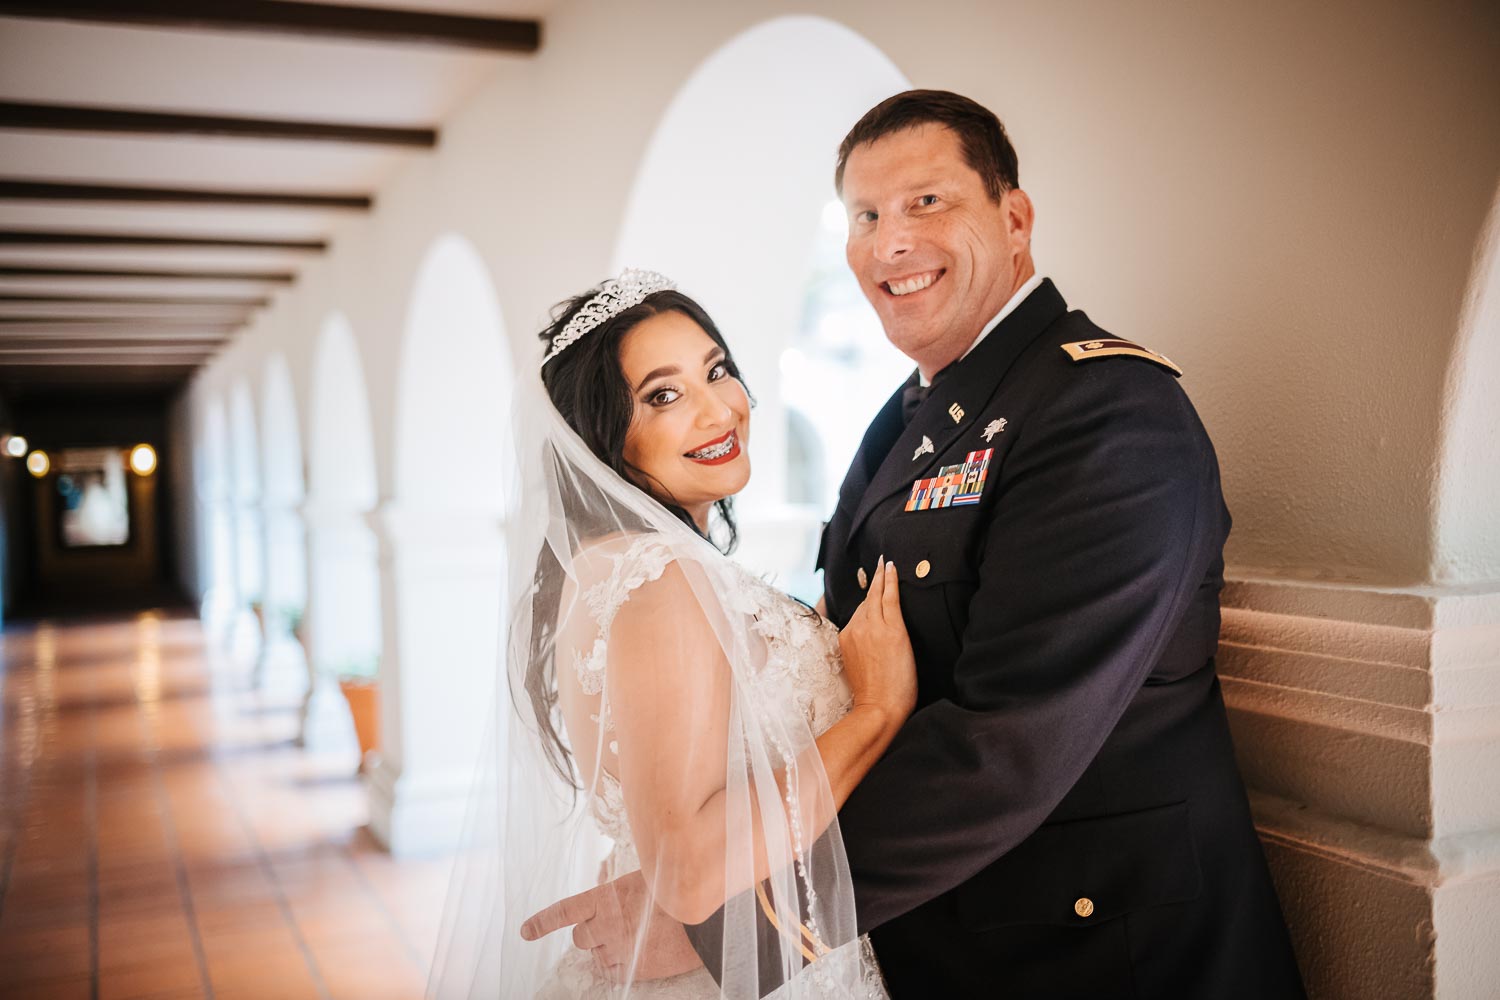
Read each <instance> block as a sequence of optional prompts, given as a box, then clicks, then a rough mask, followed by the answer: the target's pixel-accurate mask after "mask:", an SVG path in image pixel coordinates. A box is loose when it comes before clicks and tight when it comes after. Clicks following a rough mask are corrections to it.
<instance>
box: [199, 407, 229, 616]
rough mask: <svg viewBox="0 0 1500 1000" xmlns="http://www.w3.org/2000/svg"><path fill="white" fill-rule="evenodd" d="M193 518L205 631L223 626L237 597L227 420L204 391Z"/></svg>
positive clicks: (222, 411) (222, 409)
mask: <svg viewBox="0 0 1500 1000" xmlns="http://www.w3.org/2000/svg"><path fill="white" fill-rule="evenodd" d="M198 429H199V439H198V445H199V448H200V454H201V455H202V459H203V460H202V463H201V464H200V465H199V466H198V477H197V478H198V482H197V486H198V505H199V515H200V516H199V518H198V523H199V524H200V525H202V526H203V528H202V530H203V536H202V544H201V545H200V546H199V551H200V552H201V553H203V557H202V558H203V566H202V568H201V569H200V571H199V576H200V579H204V580H207V581H208V586H207V588H206V589H205V592H204V595H203V605H202V609H203V618H204V621H205V623H206V624H207V625H208V627H209V628H210V630H211V631H215V632H217V631H219V630H220V629H221V628H222V627H224V626H225V624H226V622H225V621H224V619H225V618H226V617H227V616H228V614H229V610H230V609H231V608H233V607H235V606H236V605H237V603H238V584H237V576H236V573H235V551H234V550H235V544H234V519H233V514H232V509H233V506H232V505H233V502H234V501H233V495H232V487H231V477H230V464H231V462H230V441H229V421H228V418H227V417H226V416H225V413H224V403H223V401H222V400H221V399H220V398H219V397H217V396H212V397H210V398H209V399H208V400H207V401H206V402H205V403H204V405H203V409H202V413H201V416H200V418H199V424H198Z"/></svg>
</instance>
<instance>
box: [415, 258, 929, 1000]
mask: <svg viewBox="0 0 1500 1000" xmlns="http://www.w3.org/2000/svg"><path fill="white" fill-rule="evenodd" d="M542 337H543V339H544V341H545V357H544V360H543V362H542V366H541V371H540V376H541V378H540V383H539V384H538V382H537V381H536V380H522V382H523V383H525V384H523V385H522V387H521V388H520V390H519V395H520V397H521V401H520V403H519V405H518V407H517V410H518V413H517V427H518V434H517V455H516V458H517V460H518V463H519V465H520V470H521V471H520V475H519V478H518V490H519V497H518V499H517V504H516V506H515V508H514V510H515V512H514V514H513V516H512V518H511V521H510V527H511V530H510V531H509V532H508V536H507V537H508V544H509V546H510V563H511V566H512V572H511V579H510V581H509V584H510V589H509V593H510V594H511V595H512V608H511V614H510V625H509V630H508V636H507V642H506V660H507V667H508V674H509V680H510V684H509V687H510V692H509V694H508V695H507V692H505V691H504V690H501V691H499V692H497V698H496V702H497V712H496V720H495V722H494V723H493V724H492V734H491V738H492V750H491V751H490V752H489V753H487V754H486V755H485V760H486V765H485V767H484V768H483V769H482V774H481V778H480V781H479V783H478V788H479V791H478V792H477V793H476V795H475V797H474V803H473V805H472V806H471V809H470V816H469V819H468V822H467V829H466V832H465V843H466V845H467V849H466V851H465V853H464V855H463V857H462V859H461V864H460V866H459V868H458V869H457V871H456V873H455V876H454V879H453V881H452V883H451V885H450V890H449V902H448V906H447V909H446V913H445V917H444V925H443V930H442V934H441V938H440V942H439V962H438V964H437V966H436V968H435V969H434V973H433V977H432V982H431V984H430V988H429V993H430V995H432V996H436V997H441V998H448V997H481V996H482V997H496V996H499V997H506V998H510V997H543V998H547V1000H552V998H563V997H568V998H573V997H590V998H594V997H600V998H602V997H624V996H630V997H643V998H646V997H649V998H653V1000H665V998H681V1000H696V998H709V997H721V996H722V997H746V998H756V997H762V996H767V995H774V996H775V997H776V998H777V1000H782V998H803V997H819V998H821V997H884V996H885V991H884V988H883V986H882V985H881V982H880V976H879V972H878V969H877V968H876V966H875V962H874V957H873V953H872V952H871V951H870V949H869V946H868V943H867V942H866V941H865V940H863V939H861V938H860V937H859V936H858V934H857V932H856V930H855V915H854V897H853V891H852V888H851V885H850V878H849V871H848V866H847V864H846V862H845V857H844V851H843V844H842V841H841V840H840V838H839V835H838V823H837V813H838V810H839V808H840V807H841V806H842V805H843V803H844V801H845V800H846V799H847V798H848V796H849V794H850V792H851V791H852V790H853V789H854V787H855V785H856V784H857V783H858V782H859V781H860V780H861V778H863V777H864V775H865V774H866V772H867V771H868V770H869V769H870V767H871V766H872V765H873V764H874V763H875V762H876V760H878V759H879V757H880V756H881V754H882V753H884V751H885V749H886V747H887V746H888V745H889V743H890V741H891V739H892V738H893V736H894V735H895V733H896V730H897V729H898V728H899V727H900V725H901V724H902V722H904V721H905V719H906V717H907V716H908V715H909V714H910V713H911V711H912V708H913V706H914V704H915V699H916V676H915V664H914V660H913V657H912V652H911V644H910V640H909V638H908V637H907V634H906V629H905V625H904V624H903V622H902V618H901V610H900V604H899V600H898V597H899V595H898V586H897V582H896V577H895V574H894V572H893V570H892V568H890V567H887V566H882V567H881V569H879V570H878V571H877V572H876V573H875V575H874V577H873V579H871V580H870V581H869V586H868V591H867V596H866V599H865V601H864V604H863V605H862V606H861V608H860V609H859V611H858V613H857V614H856V615H855V616H854V618H853V620H852V621H851V622H850V623H849V626H848V627H847V628H846V629H845V630H844V631H843V632H842V633H841V632H839V631H838V630H837V629H836V628H835V627H834V626H833V625H832V624H831V623H829V622H827V621H825V620H824V619H823V618H822V617H820V616H819V615H818V613H817V612H816V611H814V610H812V609H810V608H808V607H806V606H805V605H803V604H801V603H799V602H797V601H795V600H793V599H792V598H790V597H788V596H786V595H785V594H783V593H781V592H779V591H777V590H776V589H775V588H773V587H771V586H770V585H768V584H767V583H765V582H763V581H762V580H760V579H759V578H757V577H755V576H754V575H752V574H750V573H749V572H747V571H746V570H744V569H742V568H741V567H739V566H738V565H737V564H736V563H734V562H733V561H731V560H730V559H729V558H728V557H727V556H726V555H725V553H727V552H728V551H730V550H731V549H732V548H733V545H734V542H735V540H736V530H735V522H734V517H733V511H732V506H731V500H730V498H731V497H732V496H733V495H734V494H736V493H738V492H739V491H740V490H742V489H743V488H744V487H745V485H746V483H747V482H748V480H749V477H750V459H749V455H748V453H747V452H746V450H745V449H746V446H747V444H748V442H749V437H750V407H751V400H750V397H749V394H748V392H747V391H746V389H745V386H744V385H743V383H742V382H741V380H740V377H739V369H738V368H737V367H736V365H735V362H734V358H733V356H732V355H731V353H730V351H729V348H728V346H727V344H726V343H725V342H724V338H723V337H722V336H721V335H720V333H719V331H718V329H717V328H716V327H715V325H714V323H713V321H712V320H711V319H709V317H708V315H707V314H706V313H705V312H704V311H703V309H702V308H701V307H700V306H699V305H698V304H697V303H695V302H694V301H693V300H692V299H690V298H688V297H687V296H685V295H683V294H682V293H680V292H678V291H676V290H675V286H673V285H672V283H671V282H670V281H669V280H667V279H666V278H664V277H663V276H661V275H659V274H655V273H653V272H645V271H626V272H625V273H624V274H623V275H622V276H621V277H620V278H618V279H614V280H611V281H607V282H605V283H604V284H602V285H601V286H599V287H597V288H596V289H593V290H591V291H589V292H587V293H585V294H583V295H580V296H577V297H576V298H573V299H571V300H568V301H566V302H564V303H562V304H561V305H559V306H558V308H557V309H556V310H555V311H554V321H553V323H552V324H551V325H550V326H549V327H548V328H547V330H546V331H544V332H543V334H542ZM502 688H503V686H502ZM510 701H514V702H515V703H516V705H518V706H520V708H519V710H517V711H510V710H509V706H508V705H507V704H506V703H507V702H510ZM597 887H603V888H602V889H601V888H597ZM573 894H580V895H578V896H577V899H576V900H575V899H571V898H570V897H572V896H573ZM559 900H562V901H563V904H561V905H564V906H567V905H574V906H582V905H585V903H584V901H585V900H587V901H588V903H587V905H589V906H592V907H595V908H596V909H598V910H600V911H601V913H602V911H604V910H609V911H611V912H612V913H613V915H614V917H615V919H616V924H617V925H621V924H623V926H627V927H629V928H630V930H631V932H632V933H631V934H630V935H629V938H628V939H629V941H630V944H629V946H627V947H625V948H623V949H622V948H620V947H619V946H618V944H617V943H616V944H615V945H612V946H608V947H606V946H605V945H604V944H603V943H602V942H599V941H596V940H594V939H592V938H591V936H590V934H589V931H588V927H589V923H588V922H587V921H585V922H583V923H581V924H580V925H579V927H578V928H577V929H576V930H575V931H574V934H573V936H572V940H569V939H568V936H567V935H565V934H555V935H550V936H549V935H546V934H539V933H538V930H539V928H538V927H537V925H536V924H530V925H528V926H527V927H525V928H524V930H523V926H522V921H523V919H524V918H525V917H527V916H528V915H530V914H534V913H536V912H537V911H540V910H543V909H544V908H546V907H548V906H549V905H551V904H555V903H556V902H557V901H559ZM568 922H569V923H572V922H574V921H572V920H570V921H568ZM678 925H687V930H688V933H689V934H690V935H691V936H692V939H693V942H694V947H695V948H696V953H695V952H694V951H691V950H689V949H688V946H687V942H686V941H685V940H682V935H683V930H682V929H681V928H680V927H679V926H678ZM674 935H675V939H676V946H677V952H678V954H679V955H686V956H688V957H689V959H690V961H686V962H684V961H681V960H680V958H679V960H678V962H677V964H676V966H675V967H672V966H671V963H670V962H669V963H667V965H663V962H662V960H661V959H660V957H659V952H660V946H659V942H660V941H662V940H672V939H673V936H674ZM534 938H535V939H536V940H531V939H534ZM700 955H701V956H702V958H703V960H704V964H703V965H699V964H698V962H697V957H698V956H700ZM705 965H706V966H707V968H705ZM689 966H691V968H689ZM683 969H686V971H682V970H683ZM709 969H712V970H713V971H712V973H710V971H709ZM664 970H665V971H670V972H673V973H675V974H672V975H666V976H663V975H662V972H663V971H664Z"/></svg>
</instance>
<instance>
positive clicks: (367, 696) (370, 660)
mask: <svg viewBox="0 0 1500 1000" xmlns="http://www.w3.org/2000/svg"><path fill="white" fill-rule="evenodd" d="M379 672H380V656H379V654H372V655H370V656H364V657H355V658H353V659H349V660H346V661H344V662H343V663H342V664H340V665H339V667H338V669H337V670H336V671H335V673H336V674H337V676H338V679H339V690H340V691H342V692H343V693H344V700H345V701H347V702H348V703H349V714H350V715H351V716H352V717H353V718H354V735H355V736H356V737H357V738H358V739H359V770H360V773H361V774H363V773H364V770H365V762H366V761H367V760H368V759H369V756H370V753H371V751H374V750H378V749H380V682H379V680H378V675H379Z"/></svg>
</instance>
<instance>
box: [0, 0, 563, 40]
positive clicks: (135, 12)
mask: <svg viewBox="0 0 1500 1000" xmlns="http://www.w3.org/2000/svg"><path fill="white" fill-rule="evenodd" d="M0 15H4V16H8V17H32V18H49V19H60V20H67V21H92V22H95V23H100V24H114V25H144V26H147V27H153V28H170V29H174V30H197V31H228V32H240V33H248V32H259V33H264V34H278V35H293V36H297V37H303V38H329V39H335V40H343V41H356V42H378V43H381V44H395V45H440V46H447V47H456V48H465V49H484V50H487V51H490V52H519V53H531V52H535V51H537V49H538V48H540V46H541V38H542V27H541V22H539V21H535V20H529V19H519V18H502V17H481V16H477V15H471V14H444V13H433V12H431V11H418V10H402V9H399V8H393V7H356V6H348V5H345V4H323V3H291V2H285V0H214V2H213V3H204V2H202V0H114V2H110V0H93V2H88V0H42V2H32V3H24V2H23V3H11V2H0Z"/></svg>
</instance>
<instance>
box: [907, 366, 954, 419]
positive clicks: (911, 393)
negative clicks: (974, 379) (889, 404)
mask: <svg viewBox="0 0 1500 1000" xmlns="http://www.w3.org/2000/svg"><path fill="white" fill-rule="evenodd" d="M952 370H953V365H949V366H948V367H947V368H944V369H943V370H942V371H940V372H938V373H937V374H936V375H934V376H932V384H931V385H920V384H917V383H913V384H911V385H909V386H907V387H906V388H905V389H902V390H901V423H902V424H903V425H905V424H909V423H911V418H912V417H914V416H916V415H917V410H919V409H921V407H922V404H923V403H924V402H926V401H927V394H928V393H930V392H932V390H933V389H936V388H937V385H938V383H939V382H941V381H942V380H943V379H945V378H947V377H948V373H949V372H951V371H952Z"/></svg>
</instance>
